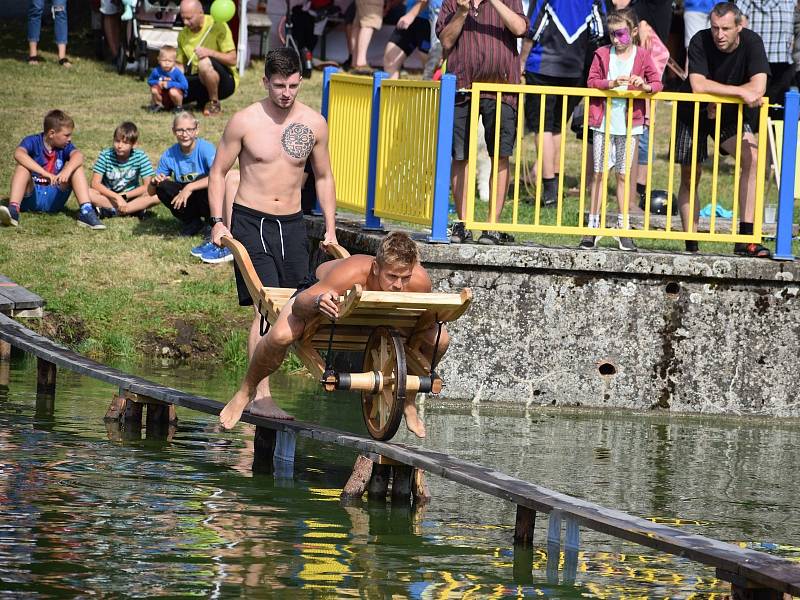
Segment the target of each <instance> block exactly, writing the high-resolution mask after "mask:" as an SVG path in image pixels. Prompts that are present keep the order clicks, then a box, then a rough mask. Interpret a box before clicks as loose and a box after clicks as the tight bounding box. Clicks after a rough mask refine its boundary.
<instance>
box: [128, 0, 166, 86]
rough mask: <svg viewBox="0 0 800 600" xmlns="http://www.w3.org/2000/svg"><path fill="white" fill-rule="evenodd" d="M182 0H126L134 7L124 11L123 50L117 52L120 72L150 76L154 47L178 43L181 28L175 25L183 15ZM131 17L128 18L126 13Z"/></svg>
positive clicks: (141, 77)
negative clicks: (150, 55)
mask: <svg viewBox="0 0 800 600" xmlns="http://www.w3.org/2000/svg"><path fill="white" fill-rule="evenodd" d="M179 3H180V0H124V1H123V5H125V4H128V5H129V6H130V7H131V10H130V11H129V10H127V8H126V10H125V12H123V14H122V35H121V40H120V45H121V48H120V51H119V52H118V53H117V64H116V67H117V72H118V73H119V74H120V75H122V74H123V73H125V72H126V71H133V72H135V73H136V74H137V75H138V76H139V78H140V79H141V80H143V81H144V79H146V78H147V75H148V73H149V67H150V57H149V51H150V50H159V49H160V48H161V46H164V45H166V44H171V45H175V43H176V41H177V39H178V31H179V30H178V29H176V28H175V27H174V25H175V20H176V19H177V17H178V14H179V12H180V11H179V8H178V5H179ZM128 15H130V18H128V19H127V20H126V16H128Z"/></svg>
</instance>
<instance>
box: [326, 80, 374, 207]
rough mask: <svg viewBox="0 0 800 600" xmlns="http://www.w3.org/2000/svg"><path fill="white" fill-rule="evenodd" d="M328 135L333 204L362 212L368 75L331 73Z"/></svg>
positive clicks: (368, 112) (369, 99)
mask: <svg viewBox="0 0 800 600" xmlns="http://www.w3.org/2000/svg"><path fill="white" fill-rule="evenodd" d="M330 85H331V88H330V97H331V98H335V99H336V101H335V102H331V103H330V110H329V113H328V136H329V149H330V156H331V169H332V170H333V178H334V181H335V182H336V206H337V207H339V208H345V209H349V210H352V211H355V212H358V213H363V212H364V210H365V209H366V206H367V200H366V197H367V195H366V187H367V172H368V168H369V127H370V118H371V112H372V78H371V77H362V76H357V75H344V74H339V73H336V74H334V75H332V76H331V83H330Z"/></svg>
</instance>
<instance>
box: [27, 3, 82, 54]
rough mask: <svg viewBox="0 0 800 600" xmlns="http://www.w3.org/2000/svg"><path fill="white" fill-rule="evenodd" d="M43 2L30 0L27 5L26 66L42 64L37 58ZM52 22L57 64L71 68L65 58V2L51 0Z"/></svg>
mask: <svg viewBox="0 0 800 600" xmlns="http://www.w3.org/2000/svg"><path fill="white" fill-rule="evenodd" d="M44 4H45V0H30V4H29V5H28V64H29V65H38V64H39V63H40V62H42V57H41V56H39V37H40V34H41V32H42V13H43V12H44ZM52 11H53V22H54V24H55V38H56V47H57V48H58V64H60V65H61V66H62V67H67V68H69V67H71V66H72V63H71V62H70V61H69V59H68V58H67V0H52Z"/></svg>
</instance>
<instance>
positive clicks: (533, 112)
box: [525, 73, 583, 134]
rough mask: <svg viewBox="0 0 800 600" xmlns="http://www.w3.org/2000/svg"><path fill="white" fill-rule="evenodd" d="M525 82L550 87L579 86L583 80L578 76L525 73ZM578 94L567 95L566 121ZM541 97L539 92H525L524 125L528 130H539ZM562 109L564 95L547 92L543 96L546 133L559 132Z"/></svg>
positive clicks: (578, 100)
mask: <svg viewBox="0 0 800 600" xmlns="http://www.w3.org/2000/svg"><path fill="white" fill-rule="evenodd" d="M525 83H526V84H528V85H546V86H550V87H580V86H581V85H583V82H582V81H581V79H580V78H572V77H550V76H549V75H540V74H539V73H525ZM580 100H581V98H580V96H567V123H569V120H570V118H571V117H572V111H573V110H575V106H577V104H578V102H580ZM541 104H542V97H541V96H540V95H539V94H525V126H526V127H527V128H528V131H533V132H535V133H538V132H539V118H540V113H539V110H540V106H541ZM563 109H564V96H560V95H554V94H547V95H546V96H545V97H544V131H546V132H548V133H556V134H558V133H561V111H562V110H563Z"/></svg>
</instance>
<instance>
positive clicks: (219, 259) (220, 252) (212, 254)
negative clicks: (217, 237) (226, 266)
mask: <svg viewBox="0 0 800 600" xmlns="http://www.w3.org/2000/svg"><path fill="white" fill-rule="evenodd" d="M212 246H213V248H212V249H211V250H209V251H208V252H205V253H203V255H202V256H201V257H200V260H202V261H203V262H204V263H209V264H212V265H215V264H217V263H225V262H230V261H232V260H233V254H232V253H231V251H230V249H228V248H220V247H219V246H214V245H213V244H212Z"/></svg>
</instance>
